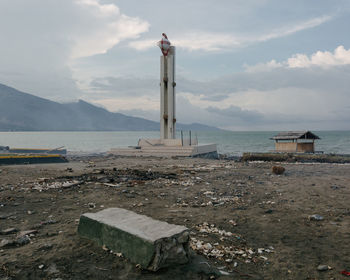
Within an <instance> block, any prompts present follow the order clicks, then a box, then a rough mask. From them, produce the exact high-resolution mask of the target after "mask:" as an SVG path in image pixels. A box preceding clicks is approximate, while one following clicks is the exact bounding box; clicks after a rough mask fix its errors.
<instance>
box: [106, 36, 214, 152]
mask: <svg viewBox="0 0 350 280" xmlns="http://www.w3.org/2000/svg"><path fill="white" fill-rule="evenodd" d="M157 45H158V46H159V47H160V49H161V51H162V54H163V55H162V56H161V57H160V138H158V139H140V140H139V142H138V144H137V146H136V147H134V148H129V149H112V150H111V153H112V154H116V155H126V156H132V155H135V156H138V155H140V156H161V157H164V156H184V157H186V156H204V157H216V156H217V148H216V144H204V145H198V141H197V139H192V137H191V132H190V133H189V136H190V137H189V139H184V138H183V134H182V133H181V139H176V102H175V87H176V82H175V47H174V46H172V45H171V43H170V41H169V40H168V37H167V35H166V34H165V33H163V34H162V39H161V40H160V41H159V42H158V44H157Z"/></svg>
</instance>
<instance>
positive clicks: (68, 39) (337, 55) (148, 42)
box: [0, 0, 350, 131]
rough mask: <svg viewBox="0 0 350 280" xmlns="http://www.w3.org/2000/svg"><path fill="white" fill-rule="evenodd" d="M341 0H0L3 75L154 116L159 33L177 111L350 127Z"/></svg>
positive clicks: (348, 10) (348, 5) (281, 125)
mask: <svg viewBox="0 0 350 280" xmlns="http://www.w3.org/2000/svg"><path fill="white" fill-rule="evenodd" d="M349 26H350V1H349V0H303V1H302V0H293V1H288V0H215V1H214V0H173V1H168V2H167V1H164V0H163V1H160V0H147V1H144V0H30V1H29V0H0V34H1V35H0V36H1V41H0V42H1V43H0V83H2V84H6V85H8V86H12V87H14V88H16V89H18V90H21V91H24V92H27V93H31V94H33V95H36V96H40V97H43V98H47V99H50V100H54V101H58V102H71V101H76V100H78V99H83V100H85V101H87V102H90V103H93V104H95V105H98V106H102V107H104V108H106V109H108V110H109V111H112V112H120V113H124V114H127V115H132V116H139V117H144V118H147V119H151V120H155V121H158V120H159V115H160V113H159V99H160V89H159V76H160V74H159V71H160V70H159V66H160V56H161V52H160V49H159V48H158V47H157V46H156V43H157V41H159V40H160V39H161V33H162V32H165V33H166V34H167V35H168V38H169V40H170V41H171V43H172V45H174V46H175V47H176V83H177V86H176V103H177V116H176V119H177V121H178V122H181V123H194V122H197V123H203V124H207V125H212V126H217V127H220V128H224V129H228V130H234V131H249V130H350V36H349Z"/></svg>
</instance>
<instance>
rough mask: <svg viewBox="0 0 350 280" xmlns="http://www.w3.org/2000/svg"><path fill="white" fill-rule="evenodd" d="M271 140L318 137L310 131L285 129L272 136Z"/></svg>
mask: <svg viewBox="0 0 350 280" xmlns="http://www.w3.org/2000/svg"><path fill="white" fill-rule="evenodd" d="M271 139H273V140H295V139H320V137H318V136H317V135H315V134H313V133H312V132H310V131H307V130H305V131H285V132H280V133H278V134H277V135H276V136H274V137H272V138H271Z"/></svg>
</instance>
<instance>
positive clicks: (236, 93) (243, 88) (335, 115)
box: [94, 46, 350, 130]
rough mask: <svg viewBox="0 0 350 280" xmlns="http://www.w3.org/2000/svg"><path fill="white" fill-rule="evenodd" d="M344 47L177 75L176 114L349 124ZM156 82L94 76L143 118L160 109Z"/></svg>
mask: <svg viewBox="0 0 350 280" xmlns="http://www.w3.org/2000/svg"><path fill="white" fill-rule="evenodd" d="M348 53H349V51H348V50H346V49H345V48H344V47H343V46H339V47H337V48H336V50H335V51H334V52H327V51H326V52H325V51H322V52H321V51H318V52H315V54H312V55H310V56H307V61H308V63H305V64H304V67H292V66H293V65H289V64H288V61H289V59H286V60H285V61H283V62H277V61H276V60H272V61H270V62H269V63H265V64H264V63H261V64H258V65H255V66H251V67H248V66H247V69H246V71H245V72H241V73H234V74H231V75H227V76H223V77H220V78H218V79H214V80H206V81H197V80H189V79H186V78H184V77H178V79H177V103H178V104H177V111H178V116H177V119H178V120H179V121H180V122H182V123H191V122H201V123H205V124H208V125H214V126H220V127H222V128H227V129H234V130H249V129H348V128H349V124H348V123H349V122H350V107H349V106H348V104H350V95H349V90H348V89H349V81H350V63H348V62H347V59H348V57H347V56H348ZM293 57H295V56H293ZM102 80H103V79H102ZM156 82H157V81H156V80H155V79H149V80H147V79H140V78H138V79H123V78H115V79H112V78H109V79H108V83H107V86H106V85H101V84H100V83H98V82H95V83H94V85H95V87H96V89H97V90H98V89H99V88H100V89H103V90H105V91H106V93H105V94H107V93H108V92H110V93H113V92H117V91H121V92H125V93H127V95H125V94H124V95H123V94H121V96H124V98H128V99H129V100H130V101H129V107H128V109H127V110H128V112H129V113H130V114H132V113H135V114H136V115H137V116H143V117H146V118H147V114H149V115H150V116H152V118H154V117H155V116H157V113H154V112H155V111H157V110H159V109H158V108H159V97H158V95H159V87H158V83H156ZM144 92H149V93H150V92H152V94H153V95H152V96H153V98H154V99H152V100H153V103H152V106H153V107H151V106H149V104H148V103H147V102H146V103H145V106H143V103H142V101H141V100H139V99H138V98H139V96H141V95H142V93H144ZM144 96H147V95H144ZM132 100H134V101H135V102H134V104H133V101H132ZM136 101H137V102H140V103H137V102H136ZM135 104H137V105H135ZM122 106H124V105H122ZM122 106H121V105H120V104H119V105H118V108H119V109H120V110H125V108H123V107H122ZM133 106H134V107H135V108H133ZM146 107H147V108H148V109H146ZM134 109H137V110H138V111H137V112H136V111H135V110H134ZM133 110H134V111H133ZM124 112H125V111H124ZM152 112H153V113H152Z"/></svg>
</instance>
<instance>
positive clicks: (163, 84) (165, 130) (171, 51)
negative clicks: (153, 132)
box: [158, 33, 176, 139]
mask: <svg viewBox="0 0 350 280" xmlns="http://www.w3.org/2000/svg"><path fill="white" fill-rule="evenodd" d="M158 46H159V47H160V49H161V51H162V54H163V55H162V56H161V57H160V138H161V139H175V132H176V103H175V87H176V82H175V47H174V46H171V43H170V42H169V40H168V37H167V36H166V34H165V33H163V34H162V39H161V40H160V41H159V42H158Z"/></svg>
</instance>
